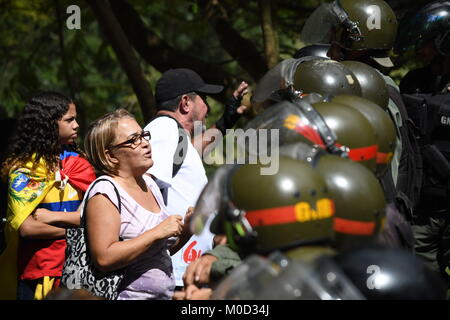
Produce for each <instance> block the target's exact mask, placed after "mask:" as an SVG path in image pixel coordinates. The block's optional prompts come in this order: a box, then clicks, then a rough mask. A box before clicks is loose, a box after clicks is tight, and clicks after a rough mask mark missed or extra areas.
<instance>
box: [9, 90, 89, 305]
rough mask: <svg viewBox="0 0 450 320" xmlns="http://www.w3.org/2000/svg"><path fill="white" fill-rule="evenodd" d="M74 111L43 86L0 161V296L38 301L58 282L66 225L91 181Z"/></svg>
mask: <svg viewBox="0 0 450 320" xmlns="http://www.w3.org/2000/svg"><path fill="white" fill-rule="evenodd" d="M76 116H77V110H76V106H75V104H74V102H73V101H72V100H71V99H70V98H68V97H66V96H65V95H63V94H60V93H58V92H53V91H42V92H39V93H37V94H36V95H34V96H33V97H31V98H30V99H29V100H28V101H27V103H26V104H25V107H24V109H23V111H22V114H21V116H20V117H19V119H18V122H17V126H16V129H15V132H14V133H13V135H12V139H11V141H10V143H9V150H8V153H7V157H6V159H5V161H4V162H3V165H2V176H3V178H4V179H5V181H6V180H7V181H8V210H7V223H6V225H5V227H4V228H5V235H6V237H5V238H6V248H5V251H4V252H3V253H2V254H1V256H0V299H15V298H16V299H18V300H32V299H37V300H40V299H43V298H45V296H46V295H47V293H48V292H50V291H51V290H52V289H54V288H57V287H59V283H60V279H61V275H62V269H63V263H64V257H65V249H66V240H65V237H64V235H65V232H66V228H68V227H73V226H77V225H78V224H79V222H80V213H79V211H78V207H79V205H80V203H81V199H82V198H83V194H84V192H85V191H86V189H87V187H88V186H89V184H90V183H91V182H92V181H93V180H95V173H94V170H93V168H92V166H91V165H90V164H89V162H88V161H87V160H86V159H85V158H84V155H83V153H82V152H81V151H80V150H79V148H78V147H77V144H76V140H77V132H78V128H79V126H78V123H77V121H76Z"/></svg>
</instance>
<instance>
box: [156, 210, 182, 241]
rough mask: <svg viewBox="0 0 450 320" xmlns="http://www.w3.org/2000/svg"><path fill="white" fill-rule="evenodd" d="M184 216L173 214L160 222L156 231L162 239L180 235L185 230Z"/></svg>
mask: <svg viewBox="0 0 450 320" xmlns="http://www.w3.org/2000/svg"><path fill="white" fill-rule="evenodd" d="M182 219H183V218H182V217H181V216H180V215H172V216H169V217H168V218H167V219H165V220H164V221H163V222H161V223H160V224H158V225H157V226H156V227H155V228H154V231H156V232H158V233H159V238H160V239H166V238H170V237H178V236H179V235H181V233H182V231H183V223H182Z"/></svg>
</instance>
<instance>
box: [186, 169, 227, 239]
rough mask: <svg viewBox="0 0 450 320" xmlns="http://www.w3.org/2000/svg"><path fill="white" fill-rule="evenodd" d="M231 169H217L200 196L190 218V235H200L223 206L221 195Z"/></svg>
mask: <svg viewBox="0 0 450 320" xmlns="http://www.w3.org/2000/svg"><path fill="white" fill-rule="evenodd" d="M231 168H232V166H222V167H220V168H218V169H217V170H216V172H215V174H214V176H213V177H212V178H211V179H210V180H209V181H208V183H207V184H206V186H205V188H204V189H203V191H202V193H201V194H200V197H199V198H198V200H197V203H196V205H195V209H194V213H193V214H192V217H191V223H190V229H191V232H192V233H194V234H200V233H201V232H202V231H203V229H204V228H205V227H206V226H210V224H211V222H212V221H213V219H214V218H215V217H216V216H217V214H218V213H219V211H220V210H221V208H222V207H223V206H224V203H223V200H224V198H223V193H224V192H225V190H226V183H227V175H229V174H230V172H231Z"/></svg>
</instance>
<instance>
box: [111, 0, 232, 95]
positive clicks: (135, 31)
mask: <svg viewBox="0 0 450 320" xmlns="http://www.w3.org/2000/svg"><path fill="white" fill-rule="evenodd" d="M111 7H112V9H113V11H114V14H115V15H116V18H117V20H118V21H119V23H120V25H121V26H122V29H123V31H124V32H125V34H126V36H127V37H128V39H129V41H130V43H131V44H132V46H133V47H134V48H135V49H136V51H137V52H138V53H139V55H140V56H141V57H142V58H143V59H144V60H145V61H147V62H148V63H149V64H151V65H152V66H154V67H155V68H156V69H157V70H159V71H160V72H164V71H166V70H168V69H172V68H190V69H193V70H195V71H196V72H197V73H198V74H199V75H200V76H201V77H202V78H203V79H204V80H205V81H206V82H208V83H212V84H222V85H224V86H225V88H228V89H230V90H231V88H230V87H231V86H232V85H234V81H235V79H234V77H233V76H232V75H230V74H228V73H227V72H225V71H224V69H223V68H221V67H220V66H219V65H216V64H210V63H206V62H204V61H202V60H200V59H198V58H197V57H193V56H190V55H188V54H186V53H184V52H181V51H179V50H176V49H174V48H172V47H171V46H170V45H169V44H168V43H166V42H165V41H164V40H163V39H161V38H160V37H159V36H158V35H156V34H155V33H154V32H153V31H152V30H150V29H149V28H147V27H146V26H145V24H144V22H143V21H142V19H141V17H140V16H139V14H138V13H137V12H136V10H135V9H134V8H133V7H132V6H131V5H130V4H129V3H128V2H127V1H124V0H114V1H112V2H111ZM226 97H227V95H226V93H225V92H223V93H222V94H219V95H215V97H214V98H217V99H218V100H219V101H221V102H225V101H226Z"/></svg>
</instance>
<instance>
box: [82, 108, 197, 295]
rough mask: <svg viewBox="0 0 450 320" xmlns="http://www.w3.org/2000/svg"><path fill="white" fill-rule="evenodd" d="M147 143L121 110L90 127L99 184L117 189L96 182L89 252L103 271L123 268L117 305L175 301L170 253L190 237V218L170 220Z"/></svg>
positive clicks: (89, 212)
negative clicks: (135, 301)
mask: <svg viewBox="0 0 450 320" xmlns="http://www.w3.org/2000/svg"><path fill="white" fill-rule="evenodd" d="M149 141H150V133H149V132H148V131H143V130H142V128H141V127H140V126H139V124H138V123H137V122H136V120H135V119H134V117H133V116H132V115H131V114H130V113H129V112H127V111H126V110H123V109H119V110H117V111H115V112H111V113H109V114H107V115H105V116H103V117H101V118H100V119H98V120H97V121H95V122H94V123H93V124H91V126H90V128H89V130H88V133H87V135H86V138H85V149H86V153H87V156H88V159H89V161H90V162H91V163H92V164H93V166H94V168H95V170H96V173H97V175H98V176H99V177H98V179H105V178H106V179H108V180H110V182H112V183H113V184H114V185H113V184H111V183H109V182H108V181H100V182H98V183H96V184H95V185H93V187H92V188H91V190H90V191H89V192H88V196H87V199H85V200H84V201H88V202H87V205H86V207H85V208H86V212H82V213H81V214H82V215H83V214H86V228H87V235H88V239H89V242H88V248H89V251H90V254H91V257H92V260H93V262H94V263H95V265H96V266H97V268H98V269H100V270H101V271H114V270H119V269H122V268H125V269H124V274H125V275H124V279H123V280H122V282H121V285H120V286H121V289H119V296H118V299H119V300H125V299H140V300H143V299H171V298H172V295H173V291H174V288H175V282H174V278H173V271H172V263H171V259H170V254H173V253H175V252H176V251H177V250H178V249H179V248H181V247H182V246H183V245H184V243H185V242H186V241H187V240H188V239H189V238H190V236H191V234H190V231H189V223H187V222H188V221H187V219H189V217H190V213H188V214H187V219H186V218H185V221H184V223H183V221H182V217H181V215H171V216H169V215H168V214H167V210H166V207H165V205H164V202H163V199H162V195H161V192H160V190H159V188H158V186H157V185H156V183H155V182H154V181H153V179H152V177H151V176H150V175H149V174H147V173H146V172H147V170H148V169H149V168H150V167H151V166H152V165H153V160H152V153H151V147H150V142H149ZM98 179H97V180H98ZM94 183H95V182H94ZM114 186H115V187H116V190H117V191H118V194H119V197H120V200H119V199H117V193H116V192H115V190H114ZM119 201H120V207H121V210H120V212H119ZM188 211H190V210H188ZM175 237H176V238H175ZM121 240H123V241H121Z"/></svg>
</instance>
